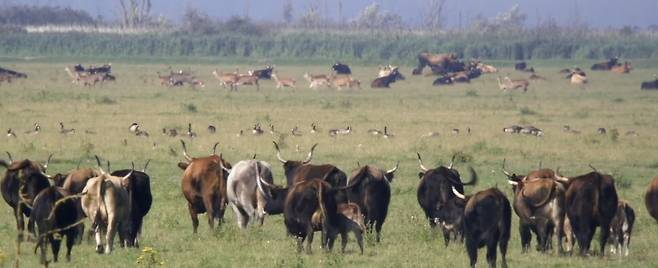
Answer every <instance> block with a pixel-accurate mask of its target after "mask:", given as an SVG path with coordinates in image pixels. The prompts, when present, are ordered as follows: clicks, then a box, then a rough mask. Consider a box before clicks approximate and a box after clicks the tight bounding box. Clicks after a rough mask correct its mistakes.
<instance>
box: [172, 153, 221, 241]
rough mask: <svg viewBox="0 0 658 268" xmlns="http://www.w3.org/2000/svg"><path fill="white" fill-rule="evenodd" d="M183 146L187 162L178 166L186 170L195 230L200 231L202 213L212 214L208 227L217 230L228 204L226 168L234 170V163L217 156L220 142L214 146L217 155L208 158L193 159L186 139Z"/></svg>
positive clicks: (186, 192) (184, 183) (184, 185)
mask: <svg viewBox="0 0 658 268" xmlns="http://www.w3.org/2000/svg"><path fill="white" fill-rule="evenodd" d="M181 144H182V145H183V156H184V157H185V160H186V162H179V163H178V167H179V168H181V169H182V170H184V171H185V172H184V173H183V180H182V188H183V195H184V196H185V199H187V202H188V203H187V208H188V210H189V212H190V217H191V218H192V228H193V231H194V233H196V232H197V228H198V227H199V218H198V216H197V214H201V213H207V214H208V225H210V228H211V229H213V228H214V227H215V219H217V220H219V222H220V224H221V222H222V220H223V218H224V211H225V210H226V205H227V204H228V199H227V198H226V179H227V177H228V172H226V170H224V169H223V168H222V167H224V168H226V169H230V168H231V164H230V163H229V162H227V161H226V160H224V159H223V158H222V157H221V156H220V155H217V154H216V153H215V150H216V149H217V145H218V144H217V143H215V146H214V147H213V154H212V155H210V156H206V157H190V156H189V155H188V154H187V148H186V147H185V142H184V141H183V140H181ZM220 162H221V164H220Z"/></svg>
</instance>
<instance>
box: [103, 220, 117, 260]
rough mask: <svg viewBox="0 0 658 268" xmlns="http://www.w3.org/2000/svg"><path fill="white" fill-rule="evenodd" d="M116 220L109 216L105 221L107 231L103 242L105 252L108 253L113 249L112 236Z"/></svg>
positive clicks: (115, 230) (115, 227) (114, 231)
mask: <svg viewBox="0 0 658 268" xmlns="http://www.w3.org/2000/svg"><path fill="white" fill-rule="evenodd" d="M117 227H118V226H117V222H116V219H115V218H114V217H110V218H109V219H108V221H107V232H106V234H105V244H106V245H107V247H105V254H110V253H112V250H113V249H114V236H115V235H116V233H117Z"/></svg>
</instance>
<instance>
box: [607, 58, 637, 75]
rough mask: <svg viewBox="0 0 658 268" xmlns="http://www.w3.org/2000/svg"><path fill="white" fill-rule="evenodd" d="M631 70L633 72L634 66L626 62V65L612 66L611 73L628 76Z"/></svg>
mask: <svg viewBox="0 0 658 268" xmlns="http://www.w3.org/2000/svg"><path fill="white" fill-rule="evenodd" d="M631 70H633V65H631V63H630V62H628V61H626V62H624V64H617V65H615V66H612V68H611V69H610V71H612V72H613V73H618V74H627V73H630V72H631Z"/></svg>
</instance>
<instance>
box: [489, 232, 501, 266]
mask: <svg viewBox="0 0 658 268" xmlns="http://www.w3.org/2000/svg"><path fill="white" fill-rule="evenodd" d="M498 233H499V232H498V231H496V234H494V235H493V236H492V237H490V238H489V239H488V241H487V263H489V267H492V268H496V252H497V251H496V246H497V245H498V239H499V238H498V237H499V236H498Z"/></svg>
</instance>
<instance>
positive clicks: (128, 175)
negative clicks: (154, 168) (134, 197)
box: [121, 170, 134, 181]
mask: <svg viewBox="0 0 658 268" xmlns="http://www.w3.org/2000/svg"><path fill="white" fill-rule="evenodd" d="M133 171H134V170H130V172H128V174H126V176H123V177H122V178H121V181H126V180H128V178H130V176H132V175H133Z"/></svg>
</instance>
